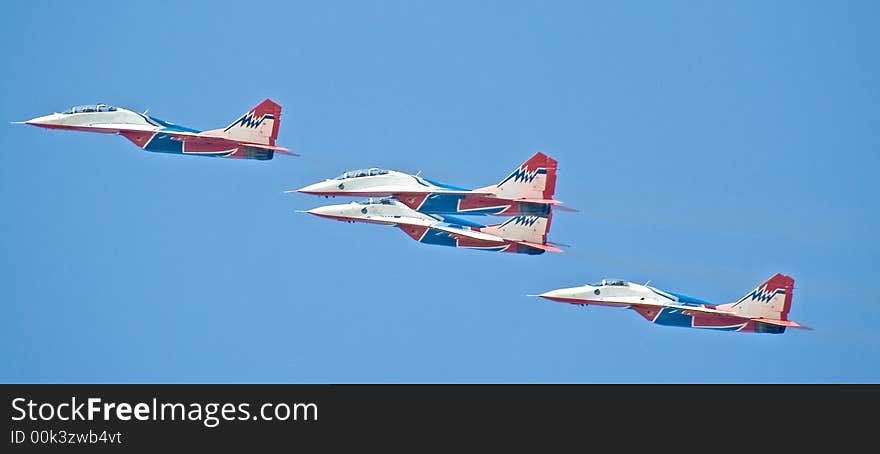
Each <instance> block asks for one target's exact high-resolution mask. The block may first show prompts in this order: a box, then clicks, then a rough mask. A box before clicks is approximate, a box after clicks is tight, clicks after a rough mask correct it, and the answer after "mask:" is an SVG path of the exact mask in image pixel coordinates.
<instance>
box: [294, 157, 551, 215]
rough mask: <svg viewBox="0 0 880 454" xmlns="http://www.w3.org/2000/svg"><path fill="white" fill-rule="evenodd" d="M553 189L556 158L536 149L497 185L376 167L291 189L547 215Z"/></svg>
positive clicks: (423, 206) (456, 209)
mask: <svg viewBox="0 0 880 454" xmlns="http://www.w3.org/2000/svg"><path fill="white" fill-rule="evenodd" d="M555 190H556V160H555V159H553V158H551V157H549V156H547V155H545V154H544V153H536V154H535V155H534V156H532V157H531V158H530V159H529V160H528V161H526V162H524V163H523V164H522V165H520V166H519V167H518V168H516V169H515V170H514V171H513V172H511V173H510V175H508V176H507V178H505V179H503V180H501V182H500V183H498V184H494V185H491V186H486V187H484V188H479V189H465V188H460V187H457V186H450V185H448V184H443V183H438V182H436V181H432V180H429V179H427V178H424V177H421V176H419V175H410V174H408V173H403V172H398V171H395V170H385V169H379V168H371V169H362V170H352V171H348V172H345V173H343V174H342V175H339V176H338V177H336V178H333V179H329V180H325V181H322V182H320V183H315V184H312V185H309V186H306V187H304V188H300V189H298V190H296V191H287V192H302V193H305V194H312V195H319V196H325V197H335V196H356V197H394V198H396V199H397V200H399V201H400V202H401V203H403V204H404V205H406V206H408V207H409V208H412V209H413V210H416V211H419V212H422V213H429V214H475V215H496V216H520V215H528V216H547V215H549V213H550V207H551V206H553V205H558V204H560V203H561V202H559V201H558V200H554V199H553V193H554V191H555Z"/></svg>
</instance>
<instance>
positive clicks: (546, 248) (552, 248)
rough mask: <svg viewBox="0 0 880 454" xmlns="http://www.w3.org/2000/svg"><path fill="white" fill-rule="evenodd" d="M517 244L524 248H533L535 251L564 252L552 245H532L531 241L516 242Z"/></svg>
mask: <svg viewBox="0 0 880 454" xmlns="http://www.w3.org/2000/svg"><path fill="white" fill-rule="evenodd" d="M515 243H517V244H522V245H523V246H528V247H533V248H535V249H541V250H543V251H547V252H562V249H559V248H558V247H556V246H553V245H550V244H540V243H532V242H531V241H515Z"/></svg>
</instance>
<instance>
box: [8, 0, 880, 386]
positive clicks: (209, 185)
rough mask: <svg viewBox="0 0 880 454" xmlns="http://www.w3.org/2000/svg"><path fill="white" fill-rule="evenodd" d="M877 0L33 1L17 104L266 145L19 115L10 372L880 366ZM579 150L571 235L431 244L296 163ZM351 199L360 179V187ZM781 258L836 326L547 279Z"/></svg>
mask: <svg viewBox="0 0 880 454" xmlns="http://www.w3.org/2000/svg"><path fill="white" fill-rule="evenodd" d="M878 12H880V7H878V4H877V2H870V1H864V2H857V1H850V2H827V1H815V2H805V1H774V2H761V1H754V2H750V1H738V2H691V1H682V2H647V1H645V2H580V1H577V2H562V1H559V2H537V1H536V2H512V3H511V2H504V1H497V2H490V1H485V2H416V1H400V2H360V1H358V2H333V3H327V4H324V3H323V2H308V3H292V2H268V1H261V2H257V3H254V2H228V3H223V2H203V3H202V2H116V1H107V2H95V1H89V2H60V1H59V2H13V3H9V4H8V5H6V6H5V7H4V14H3V15H2V17H0V38H2V39H0V57H2V63H3V64H2V67H3V73H2V76H0V99H2V102H0V119H3V121H15V120H26V119H29V118H32V117H36V116H39V115H44V114H47V113H51V112H54V111H62V110H64V109H66V108H68V107H70V106H71V105H77V104H87V103H96V102H104V103H109V104H114V105H119V106H123V107H128V108H132V109H134V110H138V111H143V110H145V109H148V108H149V109H150V114H151V115H154V116H157V117H159V118H162V119H165V120H168V121H173V122H176V123H179V124H183V125H186V126H190V127H195V128H199V129H212V128H217V127H223V126H225V125H227V124H229V123H230V122H231V121H232V120H234V119H235V118H237V117H238V116H239V115H241V114H242V113H244V112H245V111H247V110H248V109H249V108H251V107H252V106H254V105H256V104H257V103H259V102H260V101H262V100H263V99H264V98H266V97H269V98H271V99H273V100H275V101H277V102H279V103H280V104H281V105H282V106H283V107H284V113H283V120H282V125H281V132H280V135H279V144H280V145H283V146H287V147H290V148H292V149H294V150H295V151H297V152H299V153H301V154H302V157H299V158H290V157H283V156H282V157H276V158H275V159H274V160H272V161H265V162H259V161H240V160H224V159H210V158H198V157H180V156H173V155H163V154H155V153H147V152H144V151H142V150H139V149H137V148H136V147H135V146H134V145H133V144H131V143H129V142H128V141H126V140H125V139H123V138H118V137H111V136H101V135H91V134H83V133H74V132H61V131H48V130H41V129H36V128H32V127H28V126H20V125H6V126H0V206H2V223H0V251H2V255H0V307H2V319H0V355H2V361H0V380H2V381H4V382H317V383H323V382H334V383H346V382H588V383H591V382H599V383H604V382H611V383H617V382H625V383H630V382H638V383H642V382H661V383H665V382H797V383H799V382H877V381H878V379H880V361H878V353H880V335H878V334H877V332H876V329H877V326H878V322H880V320H878V319H880V306H878V302H880V301H878V296H877V289H876V285H877V283H878V282H880V272H878V267H877V258H878V242H877V232H878V227H880V223H878V221H880V219H878V205H877V196H878V189H880V188H878V183H877V180H876V173H877V169H878V164H880V157H878V156H880V153H878V149H880V133H878V131H880V129H878V119H880V108H878V105H880V96H878V95H880V90H878V82H877V81H878V80H880V65H878V53H877V43H878V31H877V30H878V29H877V27H876V24H877V20H878ZM539 150H540V151H544V152H546V153H548V154H550V155H551V156H553V157H555V158H556V159H558V160H559V163H560V164H559V167H560V169H559V183H558V186H557V198H558V199H560V200H563V201H564V202H565V203H566V204H567V205H568V206H571V207H574V208H577V209H579V210H580V211H579V212H577V213H558V214H557V215H556V216H555V217H554V220H553V221H554V222H553V228H552V232H551V235H550V237H551V240H554V241H557V242H562V243H568V244H571V245H572V247H571V248H569V249H568V250H567V251H566V253H564V254H544V255H541V256H525V255H516V254H494V253H486V252H479V251H468V250H455V249H452V248H442V247H435V246H426V245H421V244H418V243H416V242H414V241H412V240H411V239H409V238H408V237H406V236H405V235H403V234H402V233H401V232H399V231H397V230H396V229H393V228H386V227H380V226H372V225H351V224H344V223H338V222H331V221H328V220H323V219H318V218H314V217H311V216H307V215H302V214H297V213H294V210H295V209H309V208H312V207H315V206H319V205H322V204H325V203H326V200H325V199H320V198H316V197H310V196H306V195H302V194H292V195H291V194H283V193H282V191H284V190H287V189H295V188H299V187H302V186H304V185H306V184H309V183H312V182H316V181H320V180H322V179H324V178H327V177H331V176H335V175H337V174H339V173H341V172H342V171H344V170H347V169H350V168H361V167H369V166H380V167H387V168H392V169H398V170H402V171H407V172H413V173H415V172H417V171H420V170H421V171H422V175H424V176H426V177H428V178H432V179H435V180H440V181H443V182H446V183H450V184H456V185H462V186H471V187H479V186H484V185H488V184H492V183H495V182H497V181H499V180H500V179H501V178H503V177H504V176H506V175H507V173H509V172H510V171H511V170H512V169H513V168H514V167H516V166H517V165H518V164H519V163H521V162H522V161H524V160H525V159H527V158H528V157H529V156H530V155H531V154H533V153H534V152H536V151H539ZM336 200H337V201H338V200H340V199H336ZM775 272H783V273H786V274H789V275H791V276H793V277H794V278H795V279H796V289H795V297H794V303H793V307H792V311H791V318H792V319H793V320H796V321H799V322H801V323H802V324H805V325H808V326H812V327H814V328H815V330H814V331H789V332H787V333H786V334H784V335H781V336H772V335H755V334H731V333H724V332H713V331H703V330H688V329H681V328H671V327H663V326H654V325H650V324H648V323H647V322H646V321H645V320H643V319H642V318H641V317H639V316H638V315H637V314H635V313H633V312H632V311H626V310H614V309H604V308H586V309H584V308H578V307H574V306H568V305H564V304H557V303H552V302H548V301H544V300H539V299H535V298H529V297H527V296H525V295H526V294H529V293H540V292H543V291H547V290H550V289H554V288H560V287H569V286H574V285H579V284H582V283H584V282H587V281H593V280H597V279H600V278H602V277H615V278H624V279H630V280H634V281H639V282H643V281H647V280H649V279H650V280H651V282H652V285H656V286H658V287H660V288H664V289H667V290H672V291H678V292H681V293H685V294H688V295H692V296H696V297H700V298H704V299H708V300H710V301H713V302H716V303H724V302H729V301H731V300H735V299H738V298H739V297H740V296H742V295H744V294H745V293H747V292H749V291H750V290H751V289H753V288H754V287H755V286H756V285H757V284H759V283H761V282H763V281H764V280H765V279H766V278H768V277H769V276H771V275H772V274H773V273H775Z"/></svg>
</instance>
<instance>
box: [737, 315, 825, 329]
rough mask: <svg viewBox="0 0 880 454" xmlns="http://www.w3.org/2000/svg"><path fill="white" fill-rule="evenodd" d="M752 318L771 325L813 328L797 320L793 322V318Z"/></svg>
mask: <svg viewBox="0 0 880 454" xmlns="http://www.w3.org/2000/svg"><path fill="white" fill-rule="evenodd" d="M752 320H754V321H756V322H761V323H767V324H770V325H776V326H785V327H788V328H800V329H810V330H811V329H813V328H809V327H806V326H804V325H801V324H799V323H797V322H793V321H791V320H774V319H772V318H754V319H752Z"/></svg>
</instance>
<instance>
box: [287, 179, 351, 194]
mask: <svg viewBox="0 0 880 454" xmlns="http://www.w3.org/2000/svg"><path fill="white" fill-rule="evenodd" d="M296 192H301V193H303V194H311V195H329V194H335V193H337V192H342V191H341V190H340V189H339V188H337V186H336V183H334V182H333V180H327V181H322V182H320V183H315V184H310V185H308V186H305V187H302V188H299V189H297V190H296Z"/></svg>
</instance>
